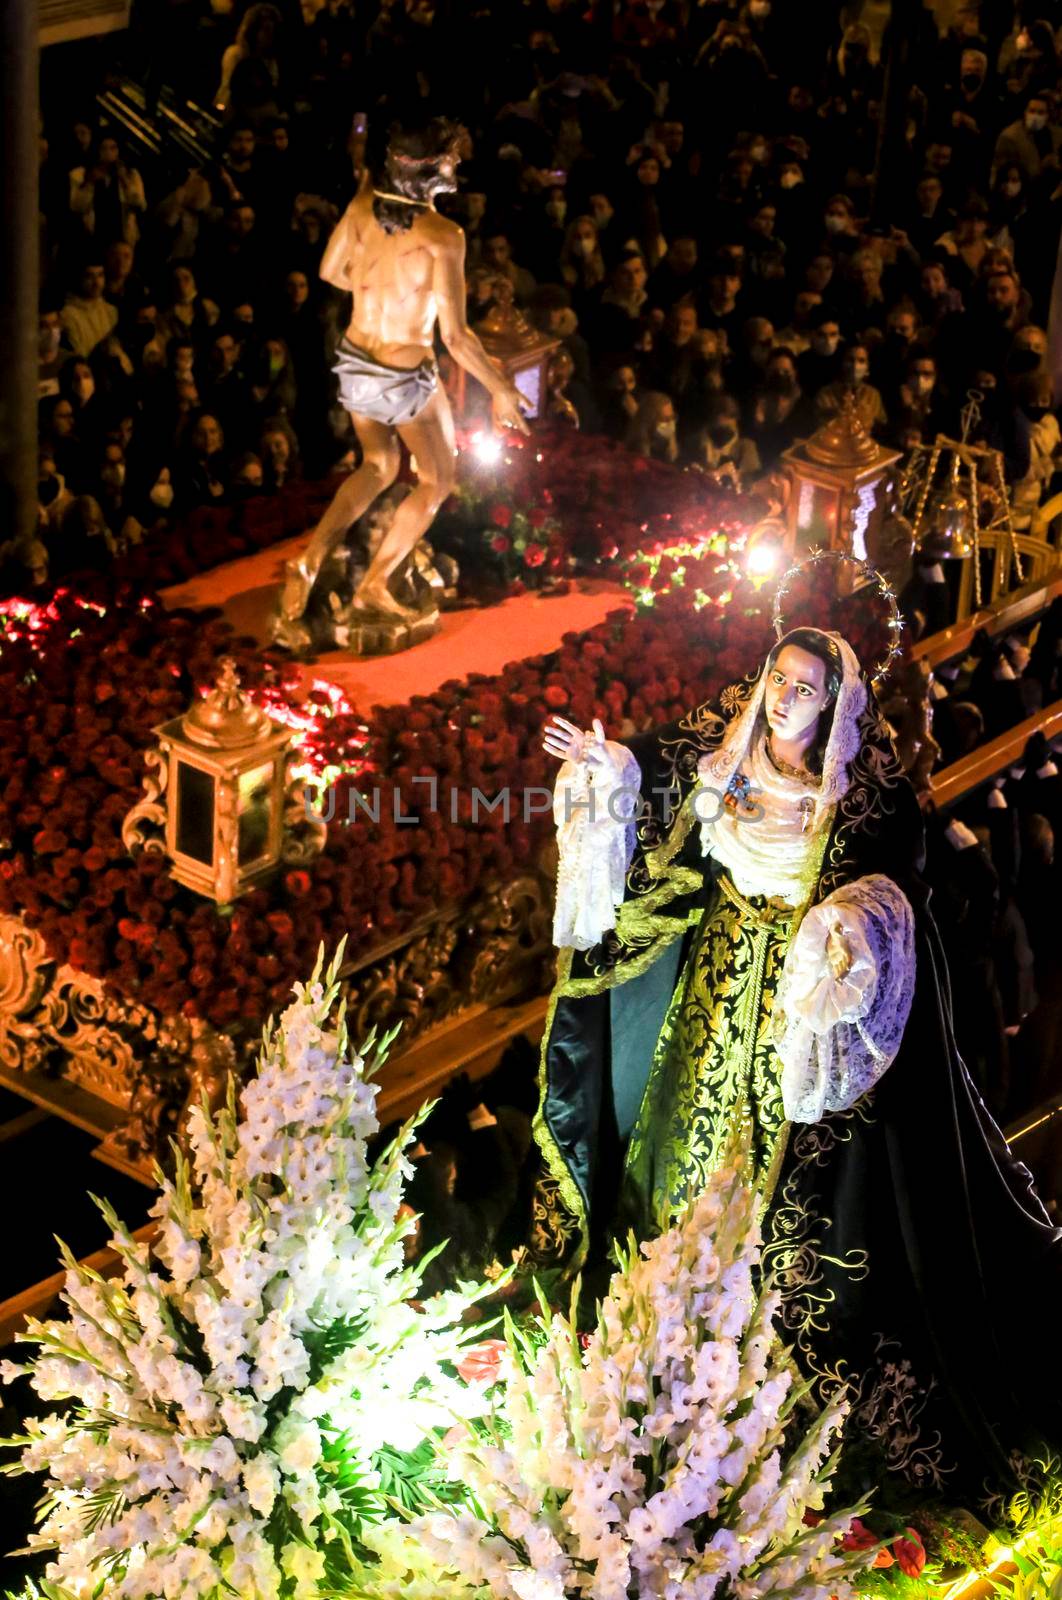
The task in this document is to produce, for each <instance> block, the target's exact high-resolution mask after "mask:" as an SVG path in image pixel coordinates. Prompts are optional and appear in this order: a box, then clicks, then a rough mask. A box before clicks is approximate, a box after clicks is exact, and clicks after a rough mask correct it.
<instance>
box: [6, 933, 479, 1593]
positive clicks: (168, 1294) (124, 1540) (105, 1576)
mask: <svg viewBox="0 0 1062 1600" xmlns="http://www.w3.org/2000/svg"><path fill="white" fill-rule="evenodd" d="M341 961H342V946H340V949H339V952H338V953H337V955H336V957H335V960H334V962H333V964H332V966H331V968H330V970H329V971H328V972H327V973H326V974H325V975H324V977H323V979H322V978H321V966H322V960H321V958H319V959H318V964H317V970H316V971H315V972H314V974H313V977H312V979H311V981H310V983H309V985H305V986H304V985H301V984H300V985H298V986H297V988H296V990H295V998H294V1001H293V1003H292V1004H291V1005H290V1006H289V1007H288V1009H287V1010H286V1011H285V1012H284V1014H283V1015H282V1017H281V1019H280V1024H279V1027H277V1028H275V1029H274V1028H273V1027H272V1025H270V1027H268V1028H267V1029H266V1031H265V1034H264V1036H263V1042H262V1051H261V1057H260V1062H259V1069H258V1074H257V1076H256V1077H255V1078H254V1079H253V1080H252V1081H251V1082H250V1083H248V1085H247V1086H246V1088H245V1089H244V1090H243V1093H242V1095H241V1096H240V1104H239V1114H238V1113H237V1106H236V1101H235V1089H233V1091H232V1093H231V1094H230V1100H229V1105H228V1107H227V1109H226V1110H224V1111H222V1112H221V1113H220V1114H219V1115H217V1116H216V1117H208V1116H206V1115H204V1114H203V1113H202V1112H201V1111H197V1112H194V1113H193V1121H192V1147H193V1159H192V1162H191V1165H190V1166H189V1165H188V1164H187V1163H185V1162H183V1161H179V1162H178V1167H177V1171H176V1176H175V1178H174V1179H173V1181H172V1182H171V1181H168V1180H165V1179H163V1178H162V1177H161V1174H160V1182H161V1193H160V1196H159V1199H158V1201H157V1202H156V1204H155V1206H154V1207H153V1208H152V1215H153V1216H154V1217H155V1218H156V1219H157V1223H158V1234H157V1238H156V1240H155V1242H154V1246H153V1248H152V1249H149V1247H148V1246H147V1245H145V1244H142V1243H139V1242H137V1241H136V1240H134V1239H133V1238H132V1237H131V1235H130V1234H129V1232H128V1231H127V1230H126V1229H125V1227H123V1225H122V1224H121V1223H120V1222H119V1221H118V1218H117V1217H116V1216H115V1215H114V1214H113V1212H112V1211H111V1210H110V1208H109V1207H107V1206H106V1205H101V1209H102V1210H103V1212H104V1215H105V1217H106V1218H107V1221H108V1223H109V1225H110V1227H111V1229H112V1232H113V1240H112V1243H113V1245H114V1247H115V1249H116V1250H117V1251H118V1252H119V1254H120V1256H121V1258H122V1264H123V1272H122V1276H121V1277H120V1278H117V1279H112V1280H108V1279H104V1278H102V1277H100V1276H98V1275H97V1274H95V1273H93V1272H91V1271H88V1270H86V1269H85V1268H83V1267H81V1266H79V1265H78V1264H77V1263H76V1262H75V1261H74V1260H73V1259H72V1257H71V1256H70V1255H69V1253H68V1252H67V1253H65V1257H64V1259H65V1260H66V1264H67V1268H68V1271H67V1277H66V1286H65V1291H64V1295H63V1298H64V1300H65V1303H66V1306H67V1308H68V1312H69V1316H68V1318H67V1319H66V1320H64V1321H49V1322H37V1321H34V1322H32V1323H31V1324H30V1325H29V1327H28V1329H27V1331H26V1333H25V1334H24V1335H23V1337H24V1338H25V1339H27V1340H28V1341H30V1342H32V1343H35V1344H36V1345H38V1347H39V1350H38V1354H37V1355H36V1357H35V1358H34V1359H33V1360H32V1361H31V1362H30V1363H29V1364H28V1365H27V1366H25V1367H17V1366H13V1365H12V1364H11V1363H4V1369H5V1370H4V1376H5V1377H6V1378H8V1379H10V1378H13V1377H15V1376H17V1375H20V1374H22V1373H24V1372H28V1373H29V1375H30V1378H31V1381H32V1384H33V1387H34V1388H35V1389H36V1391H37V1393H38V1394H39V1395H40V1396H41V1397H42V1398H43V1399H45V1400H47V1401H57V1402H67V1403H68V1405H67V1409H66V1410H65V1411H63V1412H59V1413H56V1414H52V1415H47V1416H45V1417H43V1418H41V1419H39V1420H31V1421H29V1422H27V1424H26V1432H25V1434H24V1435H23V1436H21V1437H20V1438H19V1439H16V1440H8V1441H6V1442H7V1443H8V1444H11V1445H16V1446H18V1447H20V1450H21V1454H20V1457H19V1459H18V1461H16V1462H14V1463H13V1464H12V1466H10V1467H8V1468H7V1469H6V1470H8V1471H12V1470H14V1471H21V1472H41V1473H45V1474H46V1475H47V1491H46V1496H45V1499H44V1502H43V1509H42V1520H41V1522H40V1526H39V1527H38V1529H37V1531H36V1532H35V1533H33V1534H32V1535H31V1537H30V1544H29V1549H30V1550H31V1551H38V1550H46V1551H47V1550H51V1551H54V1552H55V1557H54V1560H52V1561H51V1562H50V1563H49V1565H48V1568H47V1580H48V1583H49V1585H50V1586H54V1587H57V1588H61V1589H62V1590H63V1591H65V1592H66V1594H67V1595H69V1596H75V1597H78V1600H80V1597H86V1600H87V1597H88V1596H90V1595H92V1594H94V1593H95V1592H96V1591H97V1589H99V1588H100V1587H101V1586H102V1587H103V1589H104V1591H105V1592H106V1594H107V1595H108V1597H110V1596H114V1597H120V1600H155V1597H159V1596H166V1597H169V1596H177V1595H181V1596H182V1597H184V1596H188V1595H215V1594H218V1595H220V1594H221V1593H222V1592H224V1593H226V1594H230V1595H231V1594H232V1593H234V1592H235V1593H237V1594H239V1595H240V1596H241V1597H243V1600H274V1597H276V1600H280V1597H284V1600H288V1597H292V1600H310V1597H313V1596H316V1595H317V1594H319V1593H320V1592H322V1591H326V1592H334V1590H335V1588H336V1587H342V1586H343V1583H344V1580H345V1576H346V1575H347V1574H349V1572H350V1571H351V1568H352V1565H353V1564H354V1562H355V1560H356V1558H357V1555H358V1552H359V1549H360V1540H361V1537H362V1534H363V1532H364V1529H365V1527H366V1525H367V1524H368V1523H370V1522H372V1521H374V1520H377V1519H380V1518H381V1517H383V1516H384V1515H385V1514H386V1513H387V1512H388V1511H389V1509H390V1507H391V1506H392V1505H393V1503H394V1497H395V1496H397V1497H398V1498H399V1500H400V1501H401V1502H402V1503H404V1504H405V1505H407V1506H408V1507H416V1506H417V1505H424V1504H437V1503H438V1494H439V1493H440V1492H441V1493H442V1494H443V1496H444V1498H445V1494H446V1485H445V1480H444V1477H443V1475H442V1473H441V1471H440V1470H439V1468H438V1465H437V1464H436V1462H435V1457H434V1452H433V1451H432V1450H431V1449H430V1448H429V1447H428V1444H427V1441H428V1440H429V1438H430V1437H431V1436H432V1435H433V1434H434V1433H436V1432H438V1431H441V1430H444V1429H446V1428H449V1427H450V1426H451V1425H452V1423H453V1421H454V1418H455V1416H468V1415H474V1414H475V1413H476V1411H477V1409H479V1410H482V1408H483V1405H484V1400H483V1391H482V1389H478V1388H476V1387H469V1386H468V1385H466V1384H465V1383H463V1382H461V1381H460V1380H459V1379H458V1378H457V1376H456V1372H455V1370H454V1369H455V1367H456V1363H457V1362H458V1361H460V1359H461V1354H462V1351H463V1348H464V1347H465V1345H466V1344H467V1342H468V1341H469V1340H470V1339H472V1338H474V1339H477V1340H478V1339H481V1338H482V1326H481V1327H480V1328H478V1329H474V1330H472V1332H470V1333H469V1332H465V1331H463V1330H462V1329H461V1327H460V1319H461V1316H462V1314H463V1313H464V1311H465V1310H466V1309H467V1308H468V1306H469V1305H471V1304H472V1303H473V1301H474V1300H476V1299H477V1298H479V1297H480V1296H481V1295H483V1294H486V1293H488V1292H489V1291H490V1289H491V1287H493V1286H490V1285H487V1286H484V1287H483V1288H482V1289H472V1288H471V1287H470V1286H466V1285H462V1286H461V1287H460V1289H458V1290H456V1291H454V1292H453V1293H450V1294H446V1295H440V1296H437V1297H435V1298H434V1299H432V1300H430V1301H428V1302H426V1303H425V1304H424V1305H423V1306H417V1305H414V1304H411V1302H413V1301H415V1300H416V1297H417V1295H418V1291H419V1284H420V1278H421V1274H422V1272H423V1267H424V1265H425V1263H424V1262H421V1263H420V1264H419V1265H414V1266H407V1265H406V1263H405V1261H404V1252H403V1239H404V1237H405V1235H406V1234H407V1233H408V1232H409V1231H410V1230H411V1228H412V1227H413V1226H414V1222H413V1220H412V1219H411V1218H401V1219H399V1218H398V1216H397V1213H398V1208H399V1205H400V1203H401V1200H402V1186H403V1183H404V1181H405V1180H406V1178H408V1177H409V1175H410V1174H411V1171H412V1169H411V1167H410V1165H409V1163H408V1161H407V1159H406V1155H405V1151H406V1150H407V1148H408V1146H409V1144H410V1142H411V1140H412V1139H413V1136H414V1129H415V1127H416V1125H417V1124H418V1122H419V1121H420V1120H421V1118H422V1116H423V1115H424V1112H422V1113H420V1114H419V1115H418V1116H417V1117H415V1118H413V1119H411V1121H410V1122H409V1123H407V1124H406V1126H405V1127H404V1128H403V1130H402V1134H401V1135H400V1137H399V1138H398V1139H397V1140H396V1141H395V1143H394V1145H393V1146H392V1147H391V1149H390V1150H389V1151H388V1152H387V1153H386V1155H385V1156H384V1157H383V1158H382V1159H381V1160H380V1161H378V1162H377V1164H376V1166H375V1168H373V1169H372V1170H370V1169H369V1166H368V1162H367V1154H366V1152H367V1144H368V1141H369V1140H370V1139H371V1138H372V1136H373V1135H374V1134H376V1133H377V1132H378V1126H379V1124H378V1119H377V1114H376V1094H377V1090H376V1085H375V1084H374V1083H372V1082H370V1081H369V1080H370V1077H371V1074H372V1073H373V1072H375V1071H376V1070H377V1068H378V1067H379V1065H380V1063H381V1062H382V1060H383V1058H384V1056H385V1054H386V1051H387V1049H388V1047H389V1045H390V1043H391V1041H392V1039H393V1037H394V1034H393V1033H392V1034H388V1035H387V1036H385V1037H384V1038H383V1039H382V1040H381V1041H379V1043H378V1044H377V1043H375V1041H374V1040H373V1039H370V1040H369V1041H368V1044H367V1046H366V1047H365V1049H366V1053H367V1054H368V1055H370V1057H371V1060H370V1063H369V1064H368V1065H367V1064H366V1060H365V1059H364V1058H363V1056H362V1055H358V1054H356V1053H353V1052H351V1051H350V1049H349V1046H348V1040H347V1035H346V1027H345V1022H344V1018H343V1014H342V1010H341V1009H340V1012H339V1015H338V1017H337V1019H336V1020H334V1021H333V1020H332V1012H333V1010H334V1008H335V1002H336V999H337V995H338V991H339V984H338V972H339V968H340V963H341ZM426 1110H427V1108H425V1111H426ZM432 1481H434V1483H435V1489H434V1491H432V1492H431V1493H430V1494H429V1493H428V1489H427V1485H428V1484H429V1483H430V1482H432ZM421 1490H423V1491H424V1492H423V1494H422V1493H421V1492H420V1491H421Z"/></svg>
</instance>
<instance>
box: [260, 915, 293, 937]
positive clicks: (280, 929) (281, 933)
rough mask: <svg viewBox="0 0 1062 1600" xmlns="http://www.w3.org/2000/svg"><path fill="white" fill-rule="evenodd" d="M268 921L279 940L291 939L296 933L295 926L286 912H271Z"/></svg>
mask: <svg viewBox="0 0 1062 1600" xmlns="http://www.w3.org/2000/svg"><path fill="white" fill-rule="evenodd" d="M266 921H267V922H268V923H269V926H270V927H271V928H272V930H273V932H274V933H275V934H276V936H277V938H278V939H290V938H291V936H292V934H293V933H294V932H295V924H294V923H293V922H292V920H291V918H290V917H289V916H288V914H287V912H286V911H271V912H270V913H269V915H268V916H267V917H266Z"/></svg>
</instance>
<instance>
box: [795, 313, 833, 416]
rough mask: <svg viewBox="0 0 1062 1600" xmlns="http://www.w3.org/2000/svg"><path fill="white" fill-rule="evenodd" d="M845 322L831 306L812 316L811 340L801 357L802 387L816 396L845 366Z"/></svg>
mask: <svg viewBox="0 0 1062 1600" xmlns="http://www.w3.org/2000/svg"><path fill="white" fill-rule="evenodd" d="M840 350H841V325H840V323H839V322H838V320H837V318H836V316H835V315H834V314H833V312H832V311H830V310H829V309H828V308H827V307H820V308H819V310H818V311H817V312H816V313H815V315H814V317H813V318H812V319H811V343H810V346H809V348H808V349H807V350H805V351H804V353H803V355H801V356H798V357H797V373H798V374H799V377H800V387H801V389H802V390H803V391H804V393H805V394H806V395H809V396H811V397H812V398H814V397H815V396H816V395H817V394H818V392H819V390H820V389H824V388H825V387H826V386H827V384H830V383H833V382H834V381H835V380H836V379H837V377H838V376H839V374H840V370H841V354H840Z"/></svg>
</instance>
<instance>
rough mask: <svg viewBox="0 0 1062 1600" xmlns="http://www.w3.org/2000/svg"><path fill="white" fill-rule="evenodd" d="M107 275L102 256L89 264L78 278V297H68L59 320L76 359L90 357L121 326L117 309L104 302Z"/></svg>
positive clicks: (71, 295)
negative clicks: (77, 357)
mask: <svg viewBox="0 0 1062 1600" xmlns="http://www.w3.org/2000/svg"><path fill="white" fill-rule="evenodd" d="M105 281H106V279H105V271H104V266H103V256H102V253H101V255H100V257H99V259H98V260H96V261H93V260H91V259H90V260H89V261H88V262H86V264H85V266H84V267H83V268H82V271H81V274H80V277H79V278H78V287H77V293H76V294H69V295H67V297H66V302H65V304H64V306H63V309H62V311H61V312H60V314H59V320H60V322H61V324H62V329H63V333H64V335H65V337H66V342H67V344H68V345H69V346H70V349H71V350H72V351H73V353H74V355H76V356H90V355H91V354H92V352H93V350H95V348H96V346H97V345H98V344H100V342H101V341H102V340H104V339H106V338H107V337H108V335H109V334H111V333H113V332H114V330H115V328H116V327H117V326H118V312H117V309H116V308H115V307H114V306H112V305H109V304H108V302H107V301H106V300H105V299H104V298H103V290H104V284H105Z"/></svg>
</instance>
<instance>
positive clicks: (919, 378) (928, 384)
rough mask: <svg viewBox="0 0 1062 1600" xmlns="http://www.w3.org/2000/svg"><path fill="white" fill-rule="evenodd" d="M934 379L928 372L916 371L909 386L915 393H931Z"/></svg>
mask: <svg viewBox="0 0 1062 1600" xmlns="http://www.w3.org/2000/svg"><path fill="white" fill-rule="evenodd" d="M936 381H937V380H936V379H935V378H931V377H930V375H929V373H928V372H918V373H916V374H915V378H914V382H913V384H912V385H911V387H912V388H913V389H914V392H915V394H932V393H933V385H934V384H935V383H936Z"/></svg>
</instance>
